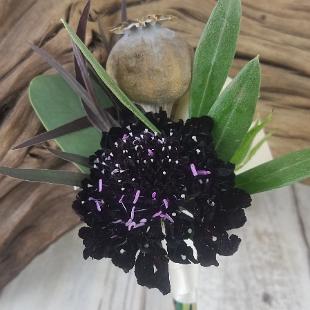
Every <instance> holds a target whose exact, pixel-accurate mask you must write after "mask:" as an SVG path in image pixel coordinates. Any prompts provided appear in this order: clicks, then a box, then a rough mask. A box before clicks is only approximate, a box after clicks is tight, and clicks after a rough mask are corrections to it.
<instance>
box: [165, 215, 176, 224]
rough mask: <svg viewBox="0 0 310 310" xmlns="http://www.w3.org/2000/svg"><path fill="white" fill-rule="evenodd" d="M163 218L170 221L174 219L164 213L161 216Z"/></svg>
mask: <svg viewBox="0 0 310 310" xmlns="http://www.w3.org/2000/svg"><path fill="white" fill-rule="evenodd" d="M163 219H165V220H168V221H170V222H171V223H174V220H173V219H172V218H171V216H170V215H169V214H165V215H164V216H163Z"/></svg>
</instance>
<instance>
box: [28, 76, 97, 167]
mask: <svg viewBox="0 0 310 310" xmlns="http://www.w3.org/2000/svg"><path fill="white" fill-rule="evenodd" d="M29 97H30V101H31V104H32V106H33V108H34V110H35V112H36V114H37V115H38V117H39V119H40V120H41V122H42V124H43V125H44V127H45V128H46V130H52V129H54V128H57V127H59V126H61V125H63V124H66V123H69V122H71V121H73V120H75V119H78V118H81V117H83V116H85V111H84V110H83V108H82V106H81V103H80V100H79V97H78V96H77V95H76V94H75V93H74V92H73V91H72V90H71V88H70V87H69V86H68V84H67V83H66V82H65V81H64V80H63V78H62V77H60V76H59V75H42V76H38V77H36V78H35V79H33V80H32V81H31V84H30V87H29ZM55 140H56V142H57V144H58V145H59V146H60V148H61V149H62V150H63V151H65V152H68V153H73V154H78V155H81V156H85V157H89V156H90V155H91V154H93V153H95V152H96V151H97V150H98V149H99V148H100V140H101V133H100V132H99V131H97V130H96V129H95V128H86V129H82V130H80V131H78V132H74V133H71V134H68V135H65V136H62V137H59V138H57V139H55ZM79 168H80V170H81V171H83V172H87V171H88V170H87V168H85V167H82V166H79Z"/></svg>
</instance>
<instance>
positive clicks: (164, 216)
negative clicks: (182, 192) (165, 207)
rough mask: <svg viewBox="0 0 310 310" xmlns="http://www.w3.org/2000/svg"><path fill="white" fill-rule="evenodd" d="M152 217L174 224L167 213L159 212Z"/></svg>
mask: <svg viewBox="0 0 310 310" xmlns="http://www.w3.org/2000/svg"><path fill="white" fill-rule="evenodd" d="M152 217H153V218H154V217H160V218H161V219H164V220H168V221H170V222H171V223H174V220H173V219H172V218H171V216H170V215H169V214H167V213H165V214H163V213H162V211H159V212H157V213H155V214H154V215H153V216H152Z"/></svg>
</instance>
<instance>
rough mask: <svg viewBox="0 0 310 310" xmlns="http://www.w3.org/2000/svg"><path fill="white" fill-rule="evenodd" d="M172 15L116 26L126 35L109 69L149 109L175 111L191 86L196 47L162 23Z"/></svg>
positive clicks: (156, 16) (109, 61)
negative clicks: (173, 109)
mask: <svg viewBox="0 0 310 310" xmlns="http://www.w3.org/2000/svg"><path fill="white" fill-rule="evenodd" d="M171 18H172V17H171V16H159V15H152V16H148V17H146V18H144V19H141V20H137V21H135V22H132V23H126V24H122V25H121V26H119V27H116V28H114V29H112V31H113V32H115V33H117V34H123V36H122V37H121V38H120V40H119V41H118V42H117V43H116V44H115V46H114V47H113V49H112V50H111V53H110V55H109V58H108V61H107V72H108V73H109V74H110V75H111V76H112V77H113V78H114V80H115V81H116V82H117V83H118V85H119V87H120V88H121V89H122V90H123V91H124V92H125V93H126V94H127V95H128V96H129V97H130V99H132V100H133V101H135V102H137V103H140V104H142V105H143V107H144V108H145V110H146V111H159V108H160V107H162V108H164V109H165V110H167V111H168V113H169V112H170V111H171V108H172V105H173V104H174V103H175V102H176V101H177V100H178V99H179V98H180V97H182V96H183V95H184V93H185V92H186V90H187V89H188V88H189V84H190V81H191V70H192V54H193V51H192V48H191V47H190V46H189V45H188V43H187V42H185V41H184V40H183V39H182V38H181V37H180V36H179V35H177V34H176V33H175V32H174V31H172V30H170V29H168V28H165V27H162V26H161V22H163V21H165V20H170V19H171Z"/></svg>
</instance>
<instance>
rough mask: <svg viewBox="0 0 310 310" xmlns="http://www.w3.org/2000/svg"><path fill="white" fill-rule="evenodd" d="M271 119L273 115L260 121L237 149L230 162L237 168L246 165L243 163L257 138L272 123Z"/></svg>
mask: <svg viewBox="0 0 310 310" xmlns="http://www.w3.org/2000/svg"><path fill="white" fill-rule="evenodd" d="M271 118H272V115H271V114H270V115H268V116H267V117H266V118H265V119H263V120H262V121H259V120H258V121H257V122H256V123H255V124H254V126H253V127H252V128H251V129H250V130H249V131H248V132H247V134H246V135H245V137H244V139H243V141H242V143H241V145H240V147H239V148H238V149H237V151H236V152H235V154H234V156H233V157H232V158H231V159H230V162H232V163H233V164H235V165H236V166H239V165H241V164H244V163H243V162H244V160H245V159H246V157H247V156H248V154H249V152H250V150H251V147H252V144H253V141H254V139H255V137H256V136H257V135H258V133H259V132H261V131H262V130H263V129H264V128H265V127H266V125H267V124H269V123H270V122H271Z"/></svg>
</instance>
